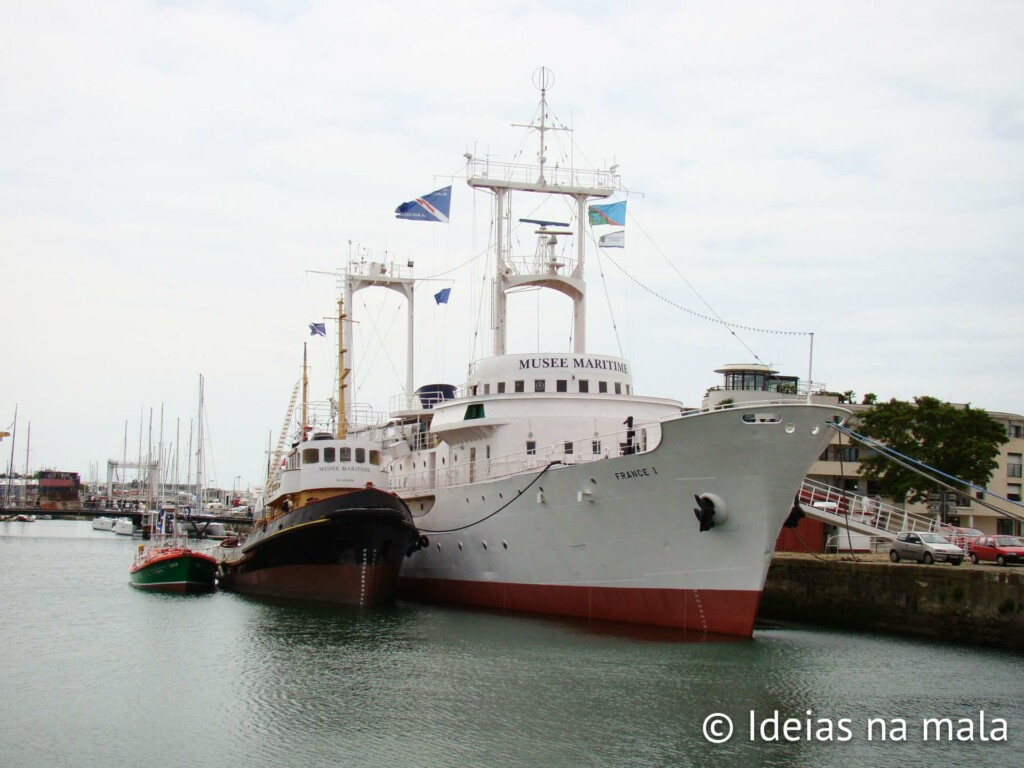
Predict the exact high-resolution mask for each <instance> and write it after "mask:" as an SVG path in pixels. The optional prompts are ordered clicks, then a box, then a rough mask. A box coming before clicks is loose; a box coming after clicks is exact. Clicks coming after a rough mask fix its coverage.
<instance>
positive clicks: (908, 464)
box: [832, 423, 1024, 522]
mask: <svg viewBox="0 0 1024 768" xmlns="http://www.w3.org/2000/svg"><path fill="white" fill-rule="evenodd" d="M832 426H833V427H835V428H836V429H837V430H839V432H840V433H845V434H847V435H848V436H850V437H852V438H854V439H855V440H858V441H859V442H861V443H863V444H864V445H866V446H868V447H870V448H874V449H875V450H877V451H878V452H880V453H881V454H883V455H884V456H885V457H886V458H887V459H889V460H890V461H892V462H894V463H896V464H899V465H900V466H901V467H903V468H904V469H909V470H910V471H911V472H915V473H917V474H919V475H921V476H922V477H925V478H927V479H929V480H931V481H933V482H935V483H937V484H938V485H940V486H942V487H943V488H946V489H947V490H950V491H953V492H954V493H957V494H959V495H961V496H965V497H967V494H965V493H964V492H963V491H961V490H959V489H957V488H956V487H955V486H953V485H951V484H949V483H945V482H943V481H942V480H939V479H938V478H936V477H934V476H933V475H930V474H928V473H927V472H934V473H935V474H937V475H940V476H942V477H945V478H947V479H949V480H952V481H953V482H955V483H960V484H961V485H966V486H967V487H968V488H971V489H973V490H975V491H979V492H981V493H985V494H988V495H990V496H995V497H996V498H997V499H1000V500H1001V501H1005V502H1007V503H1008V504H1013V505H1014V506H1017V507H1022V508H1024V504H1021V503H1020V502H1018V501H1013V500H1012V499H1008V498H1006V497H1004V496H1000V495H999V494H998V493H993V492H992V491H990V490H988V489H987V488H983V487H981V486H978V485H975V484H974V483H971V482H969V481H967V480H962V479H961V478H959V477H956V476H954V475H950V474H948V473H946V472H943V471H942V470H941V469H936V468H935V467H931V466H928V465H927V464H925V463H924V462H921V461H918V460H917V459H914V458H912V457H910V456H907V455H905V454H902V453H900V452H899V451H897V450H896V449H894V448H890V447H889V446H887V445H883V444H882V443H879V442H877V441H876V440H873V439H871V438H870V437H866V436H865V435H861V434H859V433H857V432H854V431H853V430H852V429H850V428H849V427H847V426H844V425H841V424H838V423H833V424H832ZM925 470H927V472H925ZM967 498H969V497H967ZM974 501H977V502H978V504H980V505H981V506H983V507H985V508H986V509H990V510H992V511H993V512H998V513H999V514H1001V515H1005V516H1006V517H1009V518H1012V519H1014V520H1017V521H1018V522H1024V517H1022V516H1020V515H1016V514H1014V513H1013V512H1007V511H1006V510H1005V509H1000V508H999V507H997V506H995V505H994V504H990V503H989V502H987V501H985V500H984V499H978V498H975V499H974Z"/></svg>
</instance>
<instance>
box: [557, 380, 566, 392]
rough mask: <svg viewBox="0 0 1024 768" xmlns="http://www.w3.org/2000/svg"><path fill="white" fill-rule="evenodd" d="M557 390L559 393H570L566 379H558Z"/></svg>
mask: <svg viewBox="0 0 1024 768" xmlns="http://www.w3.org/2000/svg"><path fill="white" fill-rule="evenodd" d="M555 390H556V391H557V392H568V391H569V382H568V381H566V380H565V379H558V380H557V381H556V382H555Z"/></svg>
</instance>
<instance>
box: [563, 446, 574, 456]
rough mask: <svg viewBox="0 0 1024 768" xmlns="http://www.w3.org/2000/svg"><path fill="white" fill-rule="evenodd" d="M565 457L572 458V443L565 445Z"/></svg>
mask: <svg viewBox="0 0 1024 768" xmlns="http://www.w3.org/2000/svg"><path fill="white" fill-rule="evenodd" d="M565 455H566V456H572V443H566V444H565Z"/></svg>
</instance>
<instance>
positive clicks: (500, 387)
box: [498, 381, 505, 395]
mask: <svg viewBox="0 0 1024 768" xmlns="http://www.w3.org/2000/svg"><path fill="white" fill-rule="evenodd" d="M498 394H499V395H504V394H505V382H504V381H499V382H498Z"/></svg>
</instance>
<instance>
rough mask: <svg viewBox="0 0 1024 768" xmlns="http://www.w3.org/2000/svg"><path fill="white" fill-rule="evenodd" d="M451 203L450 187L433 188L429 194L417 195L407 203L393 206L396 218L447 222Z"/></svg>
mask: <svg viewBox="0 0 1024 768" xmlns="http://www.w3.org/2000/svg"><path fill="white" fill-rule="evenodd" d="M451 204H452V187H451V185H450V184H449V185H448V186H447V187H445V188H444V189H435V190H434V191H433V192H431V193H430V194H429V195H424V196H423V197H417V198H416V199H415V200H411V201H409V202H408V203H402V204H401V205H400V206H398V207H397V208H395V218H396V219H414V220H416V221H440V222H441V223H442V224H447V223H448V210H449V208H450V207H451Z"/></svg>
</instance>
